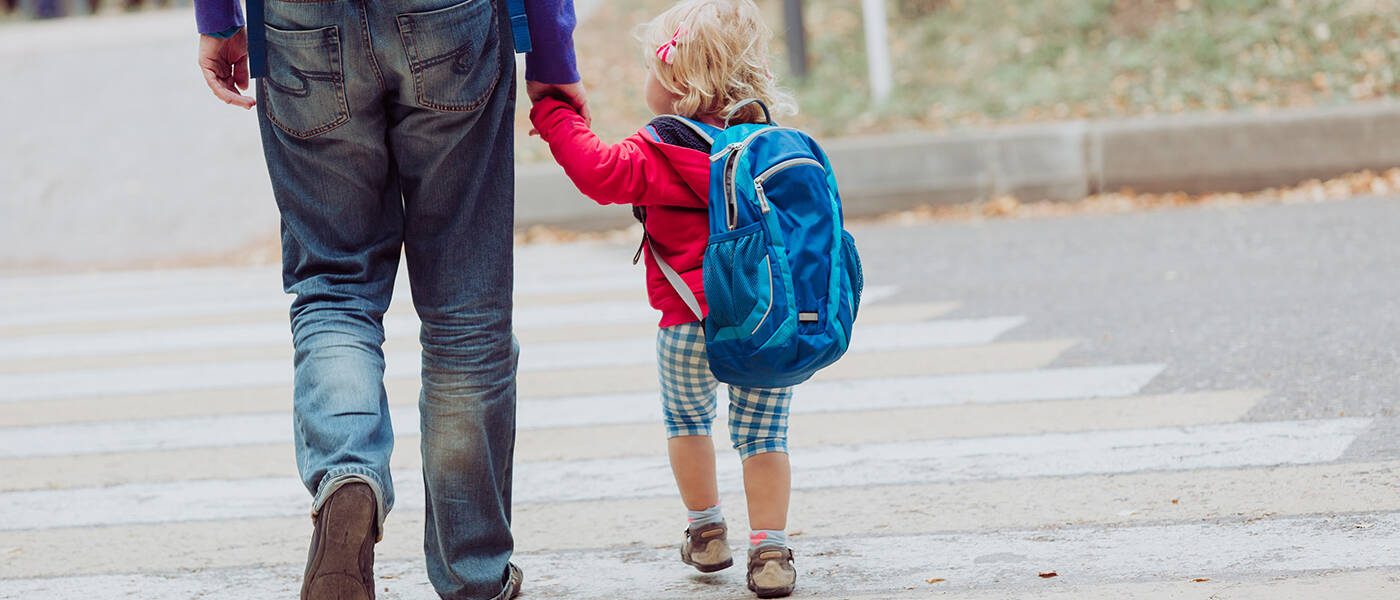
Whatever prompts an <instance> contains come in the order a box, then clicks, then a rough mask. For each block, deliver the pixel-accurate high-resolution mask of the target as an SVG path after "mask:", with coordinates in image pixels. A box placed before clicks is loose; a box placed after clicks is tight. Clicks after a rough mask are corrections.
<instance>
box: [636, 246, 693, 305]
mask: <svg viewBox="0 0 1400 600" xmlns="http://www.w3.org/2000/svg"><path fill="white" fill-rule="evenodd" d="M644 241H645V243H646V245H647V250H650V251H651V257H652V258H653V259H655V260H656V266H658V267H661V272H662V273H663V274H665V275H666V281H668V282H670V283H671V287H672V288H674V289H675V290H676V294H678V295H679V296H680V297H681V301H682V302H685V305H686V306H687V307H689V308H690V312H691V313H693V314H694V315H695V320H697V321H704V320H705V315H704V314H701V312H700V301H699V300H697V299H696V298H695V292H692V291H690V286H689V285H686V283H685V280H684V279H681V274H680V273H677V272H676V270H675V269H672V268H671V265H669V264H667V263H666V259H664V258H661V255H660V254H658V253H657V252H656V247H655V246H652V245H651V237H646V238H645V239H644Z"/></svg>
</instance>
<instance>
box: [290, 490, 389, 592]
mask: <svg viewBox="0 0 1400 600" xmlns="http://www.w3.org/2000/svg"><path fill="white" fill-rule="evenodd" d="M351 486H353V487H350V486H347V488H348V489H345V490H344V495H342V494H341V492H340V491H337V492H336V496H335V497H333V498H332V499H331V502H330V503H328V506H326V507H325V508H324V509H323V510H322V511H321V514H320V516H319V517H318V518H320V519H324V521H322V523H321V526H320V527H318V528H317V529H316V535H317V536H318V537H317V539H315V540H313V543H314V544H315V547H316V548H317V550H319V552H318V553H317V555H316V556H315V558H313V559H312V561H313V562H312V564H311V565H310V567H309V568H308V569H307V571H306V580H305V581H306V585H305V587H304V588H303V589H302V594H301V598H302V600H346V599H351V598H353V599H355V600H372V599H373V598H374V592H372V591H370V590H369V589H366V586H365V584H364V582H363V580H362V574H361V573H360V549H361V548H362V547H363V546H364V543H365V540H366V538H368V537H370V535H371V534H370V532H371V531H373V529H374V511H375V505H374V493H373V492H371V491H369V487H368V486H365V485H363V484H351ZM351 495H353V496H358V498H353V497H350V496H351ZM355 500H362V501H359V502H356V501H355ZM365 523H368V524H369V526H368V527H365V526H363V524H365ZM371 585H372V584H371Z"/></svg>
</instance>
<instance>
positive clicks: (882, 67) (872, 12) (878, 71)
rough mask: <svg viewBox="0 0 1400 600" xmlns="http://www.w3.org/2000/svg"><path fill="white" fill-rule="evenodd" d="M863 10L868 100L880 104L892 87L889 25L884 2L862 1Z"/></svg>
mask: <svg viewBox="0 0 1400 600" xmlns="http://www.w3.org/2000/svg"><path fill="white" fill-rule="evenodd" d="M861 4H862V6H863V8H864V9H865V56H866V57H867V60H868V61H869V63H870V98H871V99H872V100H874V101H875V103H876V104H882V103H884V101H885V100H888V99H889V97H890V90H891V89H892V88H893V87H894V74H893V70H892V69H891V68H890V42H889V34H888V33H887V30H888V29H889V24H888V23H887V22H886V19H885V0H862V1H861Z"/></svg>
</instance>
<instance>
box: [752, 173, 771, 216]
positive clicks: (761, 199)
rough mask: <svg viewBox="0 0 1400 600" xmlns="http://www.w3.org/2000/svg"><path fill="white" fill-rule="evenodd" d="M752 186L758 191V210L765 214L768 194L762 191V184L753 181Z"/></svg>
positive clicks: (767, 208) (766, 212)
mask: <svg viewBox="0 0 1400 600" xmlns="http://www.w3.org/2000/svg"><path fill="white" fill-rule="evenodd" d="M753 188H754V190H755V191H756V192H758V210H760V211H763V214H765V215H766V214H768V210H769V207H768V195H767V194H764V193H763V184H761V183H759V182H757V181H755V182H754V184H753Z"/></svg>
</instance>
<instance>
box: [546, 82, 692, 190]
mask: <svg viewBox="0 0 1400 600" xmlns="http://www.w3.org/2000/svg"><path fill="white" fill-rule="evenodd" d="M530 120H531V121H532V122H533V123H534V125H535V129H537V130H538V131H539V132H540V137H542V138H544V141H545V142H547V143H548V144H549V151H550V153H551V154H553V155H554V160H555V161H557V162H558V163H559V166H561V167H563V168H564V173H565V174H566V175H568V176H569V179H571V180H573V182H574V185H575V186H577V187H578V190H579V191H580V192H583V195H585V196H588V197H589V198H592V199H593V201H595V202H597V203H599V204H652V202H648V196H651V197H662V196H665V194H658V193H651V194H648V192H649V191H650V192H659V191H661V188H662V187H663V186H664V184H661V183H659V182H661V181H663V180H665V179H666V177H667V176H666V174H665V173H664V170H665V169H668V168H669V167H667V166H666V165H664V164H662V163H663V161H664V160H665V159H664V158H662V157H659V156H656V155H655V153H654V152H650V151H648V148H649V146H648V144H647V141H646V140H644V139H643V138H642V134H641V133H640V132H638V133H635V134H633V135H632V136H630V137H628V138H627V139H625V140H622V142H621V143H618V144H615V145H612V146H609V145H607V144H605V143H603V141H602V140H600V139H598V135H597V134H595V133H593V131H592V130H590V129H588V125H587V124H586V123H585V122H584V120H583V117H582V116H580V115H579V114H578V111H576V110H575V109H574V107H572V106H570V105H569V104H567V103H565V102H563V101H560V100H557V99H554V98H545V99H543V100H541V101H539V102H538V103H536V104H535V106H534V108H532V109H530ZM701 206H703V205H701Z"/></svg>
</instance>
